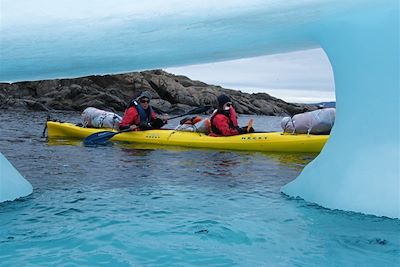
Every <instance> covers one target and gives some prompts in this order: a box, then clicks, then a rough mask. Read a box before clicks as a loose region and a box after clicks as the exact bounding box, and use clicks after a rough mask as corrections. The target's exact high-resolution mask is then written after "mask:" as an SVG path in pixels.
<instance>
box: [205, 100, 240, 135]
mask: <svg viewBox="0 0 400 267" xmlns="http://www.w3.org/2000/svg"><path fill="white" fill-rule="evenodd" d="M213 126H214V127H215V128H217V129H218V130H219V131H220V133H215V132H213V130H212V129H213ZM237 134H239V131H238V122H237V117H236V111H235V109H234V108H233V107H231V108H230V110H229V117H228V116H226V115H224V114H221V113H218V112H217V111H214V113H213V114H212V115H211V134H210V135H211V136H230V135H237Z"/></svg>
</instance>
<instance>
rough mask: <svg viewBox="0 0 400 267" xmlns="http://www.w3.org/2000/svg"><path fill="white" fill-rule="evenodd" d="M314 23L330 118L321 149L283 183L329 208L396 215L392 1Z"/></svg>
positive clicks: (399, 199)
mask: <svg viewBox="0 0 400 267" xmlns="http://www.w3.org/2000/svg"><path fill="white" fill-rule="evenodd" d="M389 7H390V5H388V7H387V8H376V9H374V10H370V11H367V12H364V13H362V14H355V15H352V16H351V17H340V18H337V19H335V20H332V21H329V23H325V24H324V25H320V27H321V31H319V38H318V39H319V41H320V44H321V46H322V47H323V48H324V49H325V51H326V53H327V54H328V56H329V58H330V60H331V64H332V67H333V71H334V75H335V85H336V98H337V99H336V100H337V106H336V107H337V117H336V118H337V120H336V122H335V126H334V132H333V134H332V135H331V138H330V140H329V142H328V144H327V145H326V147H325V148H324V150H323V151H322V153H321V154H320V155H319V156H318V157H317V158H316V159H315V160H314V161H313V162H312V163H311V164H309V165H308V166H306V168H305V169H304V170H303V172H302V173H301V175H300V176H299V177H298V178H297V179H296V180H295V181H293V182H291V183H289V184H288V185H286V186H285V187H284V188H283V189H282V191H283V192H284V193H285V194H288V195H291V196H300V197H301V198H303V199H305V200H307V201H310V202H315V203H318V204H319V205H322V206H324V207H328V208H332V209H342V210H350V211H357V212H362V213H367V214H374V215H379V216H387V217H392V218H400V172H399V164H400V160H399V159H400V157H399V153H400V147H399V138H400V132H399V124H400V109H399V106H400V103H399V102H400V93H399V92H400V86H399V75H400V72H399V59H400V55H399V49H400V48H399V8H398V3H397V4H396V3H394V2H393V3H392V8H389Z"/></svg>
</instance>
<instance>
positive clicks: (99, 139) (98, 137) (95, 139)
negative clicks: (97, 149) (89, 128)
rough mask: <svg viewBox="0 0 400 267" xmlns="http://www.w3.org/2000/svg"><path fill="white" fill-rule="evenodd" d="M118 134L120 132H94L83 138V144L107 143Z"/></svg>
mask: <svg viewBox="0 0 400 267" xmlns="http://www.w3.org/2000/svg"><path fill="white" fill-rule="evenodd" d="M116 134H119V132H110V131H103V132H98V133H94V134H91V135H89V136H87V137H86V138H85V139H83V144H84V145H85V146H92V145H101V144H105V143H106V142H107V141H108V140H110V139H111V138H112V137H113V136H114V135H116Z"/></svg>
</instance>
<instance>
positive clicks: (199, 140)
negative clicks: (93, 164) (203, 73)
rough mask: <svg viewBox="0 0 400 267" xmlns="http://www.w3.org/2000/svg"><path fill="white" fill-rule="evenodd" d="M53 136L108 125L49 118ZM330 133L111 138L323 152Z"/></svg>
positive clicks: (164, 133) (169, 133)
mask: <svg viewBox="0 0 400 267" xmlns="http://www.w3.org/2000/svg"><path fill="white" fill-rule="evenodd" d="M47 129H48V136H49V138H55V137H64V138H73V139H82V140H83V139H84V138H85V137H87V136H89V135H91V134H93V133H96V132H101V131H114V132H115V130H113V129H107V128H83V127H80V126H76V125H75V124H72V123H67V122H54V121H47ZM328 138H329V135H307V134H287V133H281V132H269V133H268V132H266V133H248V134H242V135H235V136H224V137H212V136H208V135H206V134H203V133H197V132H184V131H177V130H166V129H160V130H148V131H133V132H124V133H120V134H117V135H115V136H114V137H113V138H111V141H121V142H133V143H141V144H156V145H170V146H184V147H191V148H210V149H224V150H226V149H228V150H242V151H268V152H314V153H317V152H320V151H321V150H322V148H323V146H324V145H325V143H326V141H327V140H328Z"/></svg>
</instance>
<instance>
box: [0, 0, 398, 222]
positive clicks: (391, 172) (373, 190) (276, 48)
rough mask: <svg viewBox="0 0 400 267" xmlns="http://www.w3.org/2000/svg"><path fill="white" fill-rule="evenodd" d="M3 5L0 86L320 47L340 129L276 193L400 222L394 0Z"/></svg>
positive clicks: (174, 0)
mask: <svg viewBox="0 0 400 267" xmlns="http://www.w3.org/2000/svg"><path fill="white" fill-rule="evenodd" d="M0 1H1V4H2V8H1V12H2V14H1V15H2V16H1V26H0V27H1V28H0V29H1V32H0V33H1V36H2V42H1V49H0V53H1V54H0V55H1V65H0V68H1V69H0V73H1V80H2V81H14V80H27V79H28V80H31V79H43V78H53V77H71V76H81V75H87V74H94V73H110V72H123V71H128V70H139V69H147V68H160V67H171V66H179V65H184V64H195V63H206V62H213V61H219V60H228V59H236V58H243V57H249V56H256V55H263V54H273V53H277V52H286V51H294V50H301V49H307V48H314V47H319V46H321V47H323V48H324V50H325V52H326V53H327V55H328V57H329V58H330V60H331V63H332V66H333V71H334V75H335V82H336V94H337V97H336V99H337V107H338V113H337V121H336V125H335V129H334V131H333V133H332V136H331V139H330V141H329V143H328V144H327V146H326V147H325V149H324V150H323V152H322V153H321V155H320V156H319V157H318V158H317V159H316V160H315V161H313V162H312V163H311V164H310V165H309V166H307V167H306V168H305V169H304V171H303V172H302V174H301V175H300V176H299V177H298V178H297V179H296V180H295V181H294V182H292V183H291V184H289V185H287V186H285V187H284V188H283V192H285V193H287V194H289V195H293V196H300V197H302V198H304V199H305V200H307V201H311V202H315V203H318V204H320V205H322V206H325V207H328V208H335V209H343V210H352V211H357V212H363V213H368V214H375V215H382V216H388V217H396V218H399V217H400V207H399V205H400V204H399V190H400V189H399V179H400V178H399V123H400V122H399V121H400V120H399V113H400V112H399V80H398V75H399V62H398V58H399V48H398V47H399V18H398V14H399V6H398V1H397V0H384V1H377V0H376V1H374V0H353V1H344V0H327V1H319V0H307V1H295V0H289V1H274V0H269V1H268V0H267V1H265V0H263V1H261V0H249V1H238V0H232V1H211V0H201V1H196V0H195V1H191V2H190V3H188V2H187V1H183V0H171V1H162V0H155V1H152V2H151V3H143V1H128V0H119V1H113V2H109V1H108V2H106V1H104V2H103V1H97V0H91V1H85V2H84V3H81V2H80V1H78V0H69V1H66V0H65V1H50V0H36V1H29V2H26V1H22V0H14V1H6V0H0ZM20 7H22V9H20ZM43 7H45V8H43ZM21 10H23V12H22V11H21Z"/></svg>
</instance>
